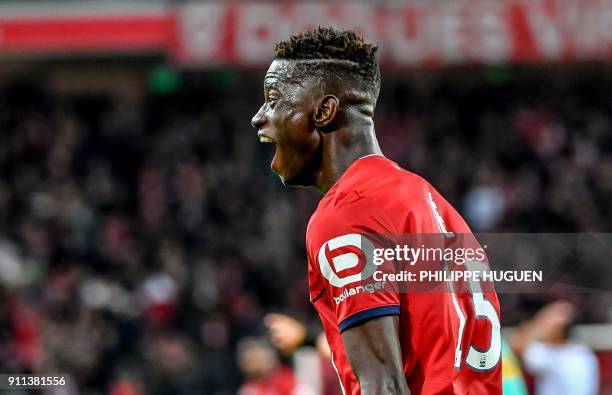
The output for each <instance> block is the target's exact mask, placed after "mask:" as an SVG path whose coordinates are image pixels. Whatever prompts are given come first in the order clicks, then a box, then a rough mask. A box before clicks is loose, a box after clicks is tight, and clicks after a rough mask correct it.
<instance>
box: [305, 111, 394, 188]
mask: <svg viewBox="0 0 612 395" xmlns="http://www.w3.org/2000/svg"><path fill="white" fill-rule="evenodd" d="M368 155H382V151H381V150H380V147H379V145H378V141H377V140H376V135H375V134H374V125H373V123H371V122H370V123H367V124H363V125H359V126H350V127H346V128H342V129H339V130H336V131H334V132H331V133H326V134H324V135H323V154H322V166H321V171H320V173H319V176H318V177H317V181H316V183H315V185H314V187H315V188H316V189H317V190H319V191H320V192H321V193H323V194H325V193H327V191H329V190H330V189H331V187H332V186H333V185H334V183H335V182H336V181H338V179H339V178H340V177H342V175H343V174H344V172H345V171H346V170H347V169H348V168H349V166H350V165H351V164H352V163H353V162H355V161H356V160H357V159H359V158H361V157H364V156H368Z"/></svg>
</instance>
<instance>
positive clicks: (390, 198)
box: [306, 155, 502, 395]
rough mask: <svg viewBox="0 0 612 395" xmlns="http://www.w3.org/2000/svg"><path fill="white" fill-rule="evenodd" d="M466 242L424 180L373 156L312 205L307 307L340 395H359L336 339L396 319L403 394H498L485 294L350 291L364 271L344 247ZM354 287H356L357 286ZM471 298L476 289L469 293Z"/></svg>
mask: <svg viewBox="0 0 612 395" xmlns="http://www.w3.org/2000/svg"><path fill="white" fill-rule="evenodd" d="M426 233H437V234H440V233H443V234H453V233H455V234H456V233H464V234H471V231H470V229H469V228H468V226H467V224H466V223H465V221H464V220H463V219H462V218H461V216H460V215H459V214H458V213H457V212H456V211H455V210H454V209H453V207H452V206H451V205H450V204H449V203H448V202H447V201H446V200H445V199H444V198H443V197H442V196H441V195H440V194H439V193H438V192H437V191H436V190H435V189H434V188H433V187H432V186H431V185H430V184H429V183H428V182H427V181H425V180H424V179H423V178H421V177H419V176H417V175H415V174H413V173H410V172H408V171H406V170H404V169H402V168H401V167H399V166H398V165H397V164H396V163H394V162H393V161H391V160H389V159H387V158H385V157H383V156H378V155H373V156H367V157H364V158H361V159H358V160H357V161H355V162H354V163H353V164H352V165H351V166H350V167H349V168H348V169H347V170H346V172H345V173H344V174H343V175H342V177H341V178H340V179H339V180H338V181H337V182H336V183H335V184H334V185H333V186H332V188H331V189H330V190H329V191H328V192H327V194H326V195H325V196H324V197H323V199H322V200H321V202H320V203H319V205H318V207H317V210H316V211H315V213H314V214H313V215H312V217H311V219H310V222H309V224H308V229H307V234H306V244H307V253H308V276H309V286H310V300H311V302H312V304H313V305H314V307H315V309H316V310H317V312H318V313H319V316H320V317H321V320H322V322H323V327H324V330H325V334H326V336H327V340H328V342H329V345H330V348H331V350H332V362H333V364H334V367H335V369H336V371H337V373H338V376H339V378H340V383H341V385H342V390H343V392H344V394H351V395H357V394H360V389H359V383H358V381H357V379H356V377H355V375H354V374H353V372H352V370H351V367H350V365H349V363H348V360H347V357H346V353H345V349H344V344H343V342H342V335H341V333H342V331H344V330H346V329H349V328H351V327H354V326H357V325H359V324H361V323H363V322H365V321H367V320H369V319H372V318H375V317H380V316H385V315H398V316H399V322H400V344H401V347H402V359H403V367H404V373H405V376H406V381H407V383H408V387H409V388H410V391H411V393H412V394H416V395H418V394H423V395H430V394H468V393H469V394H471V395H481V394H482V395H485V394H487V395H489V394H501V393H502V383H501V339H500V323H499V302H498V299H497V296H496V294H495V292H494V291H492V290H491V289H490V288H489V289H488V290H487V292H485V291H483V290H482V289H481V288H480V291H481V292H462V293H454V292H450V291H449V292H398V291H395V292H393V291H387V292H359V290H357V292H355V289H356V288H357V287H359V284H360V283H361V282H362V281H364V276H363V273H361V272H360V270H364V269H362V266H363V265H360V266H358V265H357V264H356V263H355V262H354V257H352V256H351V255H352V254H340V255H338V253H337V251H340V250H341V249H342V248H343V247H346V246H351V247H357V248H361V247H360V246H361V242H362V239H361V238H362V237H364V236H365V235H368V234H426ZM361 288H362V289H363V287H361ZM477 290H478V289H477Z"/></svg>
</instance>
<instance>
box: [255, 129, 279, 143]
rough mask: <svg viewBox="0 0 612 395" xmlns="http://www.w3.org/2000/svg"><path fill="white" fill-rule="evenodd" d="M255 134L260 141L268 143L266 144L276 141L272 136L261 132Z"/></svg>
mask: <svg viewBox="0 0 612 395" xmlns="http://www.w3.org/2000/svg"><path fill="white" fill-rule="evenodd" d="M257 136H259V142H260V143H268V144H274V143H276V141H275V140H274V139H273V138H272V137H270V136H266V135H265V134H264V133H263V132H259V133H257Z"/></svg>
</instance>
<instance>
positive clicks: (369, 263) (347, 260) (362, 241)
mask: <svg viewBox="0 0 612 395" xmlns="http://www.w3.org/2000/svg"><path fill="white" fill-rule="evenodd" d="M328 246H329V251H330V252H331V251H334V250H336V249H338V248H342V247H356V248H358V249H360V250H361V251H362V252H363V253H364V255H365V257H366V264H365V266H364V268H363V270H362V271H361V272H359V273H355V274H351V275H349V276H346V277H339V276H338V274H337V273H340V272H342V271H344V270H347V269H351V268H354V267H356V266H357V265H358V264H359V256H358V255H357V254H355V253H354V252H347V253H345V254H341V255H338V256H335V257H333V258H332V264H333V266H334V267H333V269H332V266H331V264H330V263H329V260H328V259H327V254H326V253H325V252H326V250H327V247H328ZM373 250H374V245H373V244H372V242H370V240H368V239H367V237H365V236H362V235H360V234H357V233H350V234H346V235H342V236H338V237H335V238H333V239H331V240H329V241H327V242H325V243H323V245H322V246H321V248H320V249H319V257H318V258H319V268H320V269H321V274H323V277H325V278H326V279H327V281H329V283H330V284H331V285H333V286H334V287H339V288H340V287H344V286H346V285H347V284H351V283H355V282H358V281H362V280H365V279H367V278H369V277H370V276H372V274H373V273H374V271H375V269H376V265H374V262H373Z"/></svg>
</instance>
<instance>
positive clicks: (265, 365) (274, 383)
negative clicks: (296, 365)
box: [238, 338, 299, 395]
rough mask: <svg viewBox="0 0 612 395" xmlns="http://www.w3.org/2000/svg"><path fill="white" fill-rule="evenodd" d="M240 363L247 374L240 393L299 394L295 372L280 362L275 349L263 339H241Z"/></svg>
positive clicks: (241, 394)
mask: <svg viewBox="0 0 612 395" xmlns="http://www.w3.org/2000/svg"><path fill="white" fill-rule="evenodd" d="M238 365H239V366H240V369H241V370H242V372H243V373H244V375H245V382H244V384H243V385H242V386H241V387H240V390H239V391H238V394H239V395H293V394H298V387H299V386H298V383H297V380H296V378H295V376H294V375H293V372H292V371H291V370H290V369H289V368H287V367H286V366H282V365H280V364H279V363H278V360H277V359H276V354H275V352H274V349H273V348H272V347H271V346H269V345H268V344H266V342H264V341H263V340H258V339H255V338H245V339H243V340H241V341H240V343H239V344H238Z"/></svg>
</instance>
